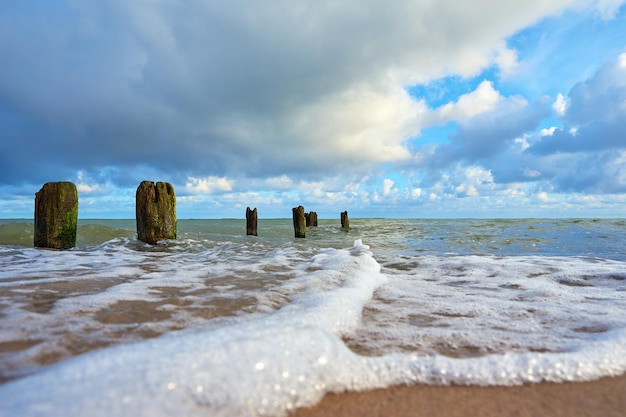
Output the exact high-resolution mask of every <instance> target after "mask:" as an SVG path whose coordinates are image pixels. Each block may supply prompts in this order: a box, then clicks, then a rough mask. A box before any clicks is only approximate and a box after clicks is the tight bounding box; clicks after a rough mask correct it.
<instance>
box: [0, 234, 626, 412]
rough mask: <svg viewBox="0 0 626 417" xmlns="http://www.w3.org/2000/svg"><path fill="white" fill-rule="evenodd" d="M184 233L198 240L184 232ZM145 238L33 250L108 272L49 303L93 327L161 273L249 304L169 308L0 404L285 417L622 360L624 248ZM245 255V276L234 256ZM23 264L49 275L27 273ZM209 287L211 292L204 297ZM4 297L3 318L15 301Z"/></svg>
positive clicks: (589, 372) (241, 259) (143, 292)
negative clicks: (549, 252) (263, 245)
mask: <svg viewBox="0 0 626 417" xmlns="http://www.w3.org/2000/svg"><path fill="white" fill-rule="evenodd" d="M191 244H193V245H199V244H198V243H197V242H196V241H193V242H181V243H180V245H181V246H185V245H187V246H188V245H191ZM200 246H201V245H200ZM151 250H152V249H147V250H146V251H143V252H142V251H137V250H135V249H128V248H127V247H126V246H122V247H117V246H116V249H115V251H116V254H115V256H116V262H115V263H114V264H109V263H107V262H106V261H104V260H103V259H102V257H101V256H94V257H93V259H88V258H89V257H85V256H84V255H85V254H84V253H82V252H81V251H75V252H72V251H70V252H66V253H62V254H58V253H56V254H55V255H56V256H57V257H56V258H54V256H52V255H51V253H48V252H41V251H34V252H32V253H31V255H32V256H33V257H37V258H38V259H39V261H40V262H41V263H43V266H42V270H44V271H47V272H46V274H44V275H46V276H50V275H51V276H54V275H57V274H58V275H59V276H62V275H63V273H62V272H57V271H59V269H58V268H61V264H63V263H65V264H66V265H70V267H71V268H72V269H74V270H76V269H77V268H78V270H79V271H82V269H80V267H81V265H82V266H84V267H85V272H84V273H85V274H87V275H93V278H94V279H95V280H102V281H104V282H106V283H107V285H109V284H110V285H111V286H110V287H107V288H105V289H104V290H102V291H95V292H93V293H89V291H85V293H81V294H77V295H76V296H71V297H65V298H62V299H60V300H58V301H57V302H55V303H54V305H53V306H52V307H51V310H50V316H55V315H56V316H58V317H61V318H66V319H67V320H68V323H72V320H77V323H78V324H77V325H81V326H93V325H94V323H90V322H87V324H86V325H85V324H84V323H83V322H84V321H85V320H86V319H85V317H86V315H87V314H94V313H96V312H98V311H102V310H103V309H114V307H115V303H116V302H118V301H119V300H120V299H122V300H127V301H133V300H135V301H136V300H140V301H142V302H154V301H155V300H157V299H159V298H160V297H161V296H162V294H163V291H165V290H164V289H163V288H165V287H167V288H174V289H175V290H176V291H178V292H177V294H179V295H182V296H183V297H188V301H189V303H191V305H196V304H197V305H198V306H203V305H205V304H203V303H205V302H206V300H207V298H206V297H222V298H223V297H232V294H237V295H238V296H239V297H240V298H252V299H253V300H254V302H253V305H252V306H251V307H250V308H249V311H248V310H246V308H244V309H243V310H245V311H247V313H246V314H235V315H233V316H231V317H221V318H219V320H218V321H216V320H213V319H208V320H206V321H201V322H196V321H194V319H192V318H190V317H188V316H185V315H184V313H183V312H180V313H179V314H182V315H181V316H173V318H171V319H170V320H171V321H172V322H177V321H181V320H182V321H183V322H185V323H186V325H185V327H186V329H185V330H181V331H176V332H169V333H166V334H164V335H162V336H160V337H158V338H154V339H149V340H144V341H141V342H136V343H128V344H120V345H117V346H114V347H110V348H106V349H101V350H96V351H92V352H89V353H87V354H83V355H79V356H76V357H73V358H71V359H68V360H66V361H63V362H60V363H58V364H55V365H52V366H49V367H47V368H44V369H40V370H38V371H37V372H36V373H34V374H32V375H30V376H26V377H23V378H20V379H16V380H13V381H10V382H8V383H5V384H3V385H0V404H2V407H1V408H0V415H1V416H14V415H20V416H78V415H81V416H82V415H85V414H86V413H88V414H89V415H94V416H99V415H101V416H109V415H118V416H126V415H128V416H131V415H132V416H157V417H158V416H169V415H173V414H176V415H189V416H194V415H198V416H200V415H215V416H253V415H271V416H280V415H285V414H286V413H287V412H288V411H290V410H292V409H294V408H297V407H303V406H307V405H312V404H314V403H316V402H317V401H318V400H319V399H320V398H321V397H322V396H323V395H324V394H325V393H327V392H342V391H346V390H366V389H373V388H380V387H387V386H391V385H396V384H415V383H425V384H440V385H449V384H474V385H518V384H523V383H533V382H542V381H552V382H563V381H586V380H592V379H597V378H600V377H603V376H612V375H620V374H622V373H624V372H625V371H626V331H625V330H624V329H625V328H626V318H624V314H623V311H625V309H626V305H625V303H626V300H625V298H626V297H624V294H625V293H626V288H625V286H624V283H623V282H624V274H623V270H624V269H623V267H624V264H623V263H622V262H619V261H606V260H597V259H586V258H556V257H554V258H550V257H534V256H519V257H506V258H503V257H497V256H445V257H443V256H441V257H440V256H423V257H419V258H415V257H410V256H396V257H393V256H392V257H387V258H384V260H383V261H380V262H379V261H377V260H376V258H375V255H374V254H373V253H372V252H371V251H370V248H369V247H368V246H367V245H364V244H363V243H362V242H361V241H360V240H357V241H355V242H354V245H353V247H352V248H349V249H320V250H316V251H315V252H314V254H313V255H312V256H311V257H309V258H308V259H306V260H303V259H302V257H303V251H300V250H296V249H294V247H292V246H285V247H281V248H271V250H270V251H269V252H263V255H262V256H259V255H257V258H255V260H254V261H250V253H245V251H247V250H251V251H259V250H260V249H259V248H256V249H251V248H250V247H249V246H247V245H243V246H236V245H235V246H233V247H230V248H227V247H223V246H219V245H218V246H216V247H211V248H210V249H207V250H206V251H202V252H200V253H201V258H202V259H203V261H202V262H200V263H199V262H198V261H191V258H189V256H191V255H189V254H188V251H185V250H173V251H169V252H163V251H158V250H154V251H153V252H151ZM25 252H26V253H30V252H29V251H25ZM268 253H269V255H268ZM304 253H307V252H306V251H304ZM192 256H193V257H197V256H198V255H197V254H196V255H192ZM17 268H19V267H17ZM23 268H24V269H25V270H26V269H27V267H26V265H24V266H23ZM250 270H252V271H254V272H253V273H252V276H253V279H252V278H251V279H252V280H251V281H250V282H247V281H246V278H245V275H244V274H243V271H250ZM61 271H62V269H61ZM12 273H15V271H13V272H12ZM80 274H83V272H80ZM9 275H10V274H7V275H6V276H7V277H8V276H9ZM231 275H235V276H236V277H237V278H236V279H235V278H233V277H231ZM239 275H241V277H240V276H239ZM109 276H114V277H115V282H113V283H109V282H108V281H107V279H108V277H109ZM0 278H1V276H0ZM31 279H46V277H41V278H37V277H36V276H32V277H27V278H25V279H24V282H25V283H26V282H28V281H29V280H31ZM50 279H52V278H50ZM9 282H11V281H10V280H8V281H6V285H9ZM252 282H254V283H255V285H256V286H251V284H252ZM204 287H209V288H210V289H212V290H214V291H215V294H210V295H203V297H205V298H201V297H200V296H199V295H198V292H199V291H200V290H201V289H202V288H204ZM221 293H223V294H221ZM177 299H178V298H177ZM208 299H209V300H214V299H216V298H208ZM174 301H175V300H172V302H174ZM164 306H173V304H167V303H165V304H160V307H159V308H161V309H163V308H165V307H164ZM207 308H208V307H207ZM182 310H184V309H182ZM10 311H11V313H9V318H11V319H13V316H12V314H15V315H19V314H21V313H20V309H19V308H15V309H13V310H10ZM172 311H178V310H177V309H175V308H174V307H172ZM239 311H241V308H240V310H239ZM47 317H48V316H47V315H45V314H29V315H26V316H23V317H22V316H19V317H18V319H19V320H18V321H17V323H20V324H19V326H23V328H27V326H32V325H33V324H32V323H33V322H34V323H38V324H36V325H37V326H40V327H41V329H42V330H43V329H44V327H46V326H47V323H48V322H47V321H46V318H47ZM16 320H17V319H16ZM33 320H34V321H33ZM81 320H82V321H81ZM132 325H133V324H129V326H132ZM19 326H18V327H19ZM48 327H49V326H48ZM560 328H562V329H563V331H562V333H557V334H556V336H553V335H552V333H553V332H558V331H559V330H558V329H560ZM444 342H445V343H447V344H448V345H447V346H442V343H444ZM464 349H465V350H464ZM472 349H474V350H472ZM459 352H461V353H463V354H459Z"/></svg>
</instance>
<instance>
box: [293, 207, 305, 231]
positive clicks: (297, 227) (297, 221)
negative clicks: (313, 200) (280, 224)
mask: <svg viewBox="0 0 626 417" xmlns="http://www.w3.org/2000/svg"><path fill="white" fill-rule="evenodd" d="M291 211H292V213H293V229H294V231H295V235H296V237H306V219H305V217H304V207H302V206H298V207H294V208H293V209H292V210H291Z"/></svg>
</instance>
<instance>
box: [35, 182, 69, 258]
mask: <svg viewBox="0 0 626 417" xmlns="http://www.w3.org/2000/svg"><path fill="white" fill-rule="evenodd" d="M77 224H78V192H77V191H76V185H74V183H71V182H68V181H63V182H48V183H46V184H44V186H43V187H41V190H39V191H38V192H37V193H36V194H35V239H34V244H35V247H38V248H51V249H69V248H72V247H74V246H76V227H77Z"/></svg>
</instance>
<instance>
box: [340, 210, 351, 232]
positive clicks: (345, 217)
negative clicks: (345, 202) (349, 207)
mask: <svg viewBox="0 0 626 417" xmlns="http://www.w3.org/2000/svg"><path fill="white" fill-rule="evenodd" d="M341 227H343V228H344V229H347V228H349V227H350V220H349V219H348V212H347V211H342V212H341Z"/></svg>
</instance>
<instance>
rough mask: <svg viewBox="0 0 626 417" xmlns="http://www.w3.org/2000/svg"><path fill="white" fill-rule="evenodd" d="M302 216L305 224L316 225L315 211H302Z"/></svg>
mask: <svg viewBox="0 0 626 417" xmlns="http://www.w3.org/2000/svg"><path fill="white" fill-rule="evenodd" d="M304 217H305V218H306V226H307V227H309V226H311V227H317V213H316V212H314V211H310V212H308V213H304Z"/></svg>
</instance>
